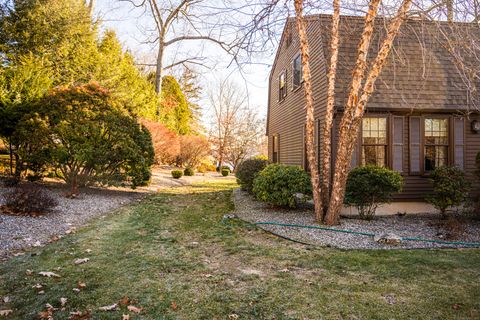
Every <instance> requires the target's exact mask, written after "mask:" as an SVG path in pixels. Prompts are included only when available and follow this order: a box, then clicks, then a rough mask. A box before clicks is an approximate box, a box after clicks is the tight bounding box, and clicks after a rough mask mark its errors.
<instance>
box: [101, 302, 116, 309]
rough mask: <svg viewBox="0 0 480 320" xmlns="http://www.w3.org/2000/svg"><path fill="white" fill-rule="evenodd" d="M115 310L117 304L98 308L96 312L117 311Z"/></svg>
mask: <svg viewBox="0 0 480 320" xmlns="http://www.w3.org/2000/svg"><path fill="white" fill-rule="evenodd" d="M117 308H118V304H116V303H114V304H112V305H109V306H103V307H100V308H98V310H100V311H113V310H117Z"/></svg>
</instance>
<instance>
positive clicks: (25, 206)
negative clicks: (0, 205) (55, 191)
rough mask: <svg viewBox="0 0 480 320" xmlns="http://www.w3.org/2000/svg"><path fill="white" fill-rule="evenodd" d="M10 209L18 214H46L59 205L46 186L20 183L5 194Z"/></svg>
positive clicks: (5, 201)
mask: <svg viewBox="0 0 480 320" xmlns="http://www.w3.org/2000/svg"><path fill="white" fill-rule="evenodd" d="M3 202H4V203H5V207H6V208H7V209H8V210H11V211H12V212H14V213H16V214H23V215H39V214H44V213H46V212H48V211H50V210H51V209H53V208H54V207H56V206H57V205H58V202H57V200H56V199H55V198H54V197H53V196H52V195H51V194H50V192H48V191H47V190H45V189H44V188H42V187H40V186H38V185H34V184H24V185H18V186H16V187H14V188H10V189H8V190H7V191H6V192H5V193H4V195H3Z"/></svg>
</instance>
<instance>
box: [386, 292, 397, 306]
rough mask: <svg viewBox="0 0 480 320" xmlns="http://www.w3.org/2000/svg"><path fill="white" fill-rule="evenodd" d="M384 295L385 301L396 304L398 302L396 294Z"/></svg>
mask: <svg viewBox="0 0 480 320" xmlns="http://www.w3.org/2000/svg"><path fill="white" fill-rule="evenodd" d="M383 297H384V298H385V301H386V302H387V303H388V304H396V303H397V299H396V298H395V296H394V295H393V294H386V295H385V296H383Z"/></svg>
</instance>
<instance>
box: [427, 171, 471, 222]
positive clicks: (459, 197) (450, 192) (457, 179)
mask: <svg viewBox="0 0 480 320" xmlns="http://www.w3.org/2000/svg"><path fill="white" fill-rule="evenodd" d="M430 180H431V181H432V183H433V194H432V195H431V196H429V197H427V198H426V199H425V200H427V202H428V203H430V204H432V205H433V206H434V207H435V208H436V209H438V210H439V211H440V213H441V215H442V217H443V218H446V217H447V209H448V208H449V207H456V206H459V205H461V204H462V203H464V202H465V201H466V200H467V198H468V193H469V191H470V183H469V182H468V181H467V180H466V179H465V173H464V172H463V171H462V170H460V169H459V168H457V167H450V166H444V167H440V168H437V169H435V170H433V172H432V173H431V175H430Z"/></svg>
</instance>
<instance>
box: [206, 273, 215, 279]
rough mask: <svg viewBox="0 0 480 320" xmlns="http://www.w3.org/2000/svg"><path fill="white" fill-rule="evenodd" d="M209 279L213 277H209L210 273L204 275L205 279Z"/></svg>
mask: <svg viewBox="0 0 480 320" xmlns="http://www.w3.org/2000/svg"><path fill="white" fill-rule="evenodd" d="M211 277H213V275H211V274H210V273H207V274H206V275H205V278H211Z"/></svg>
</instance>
